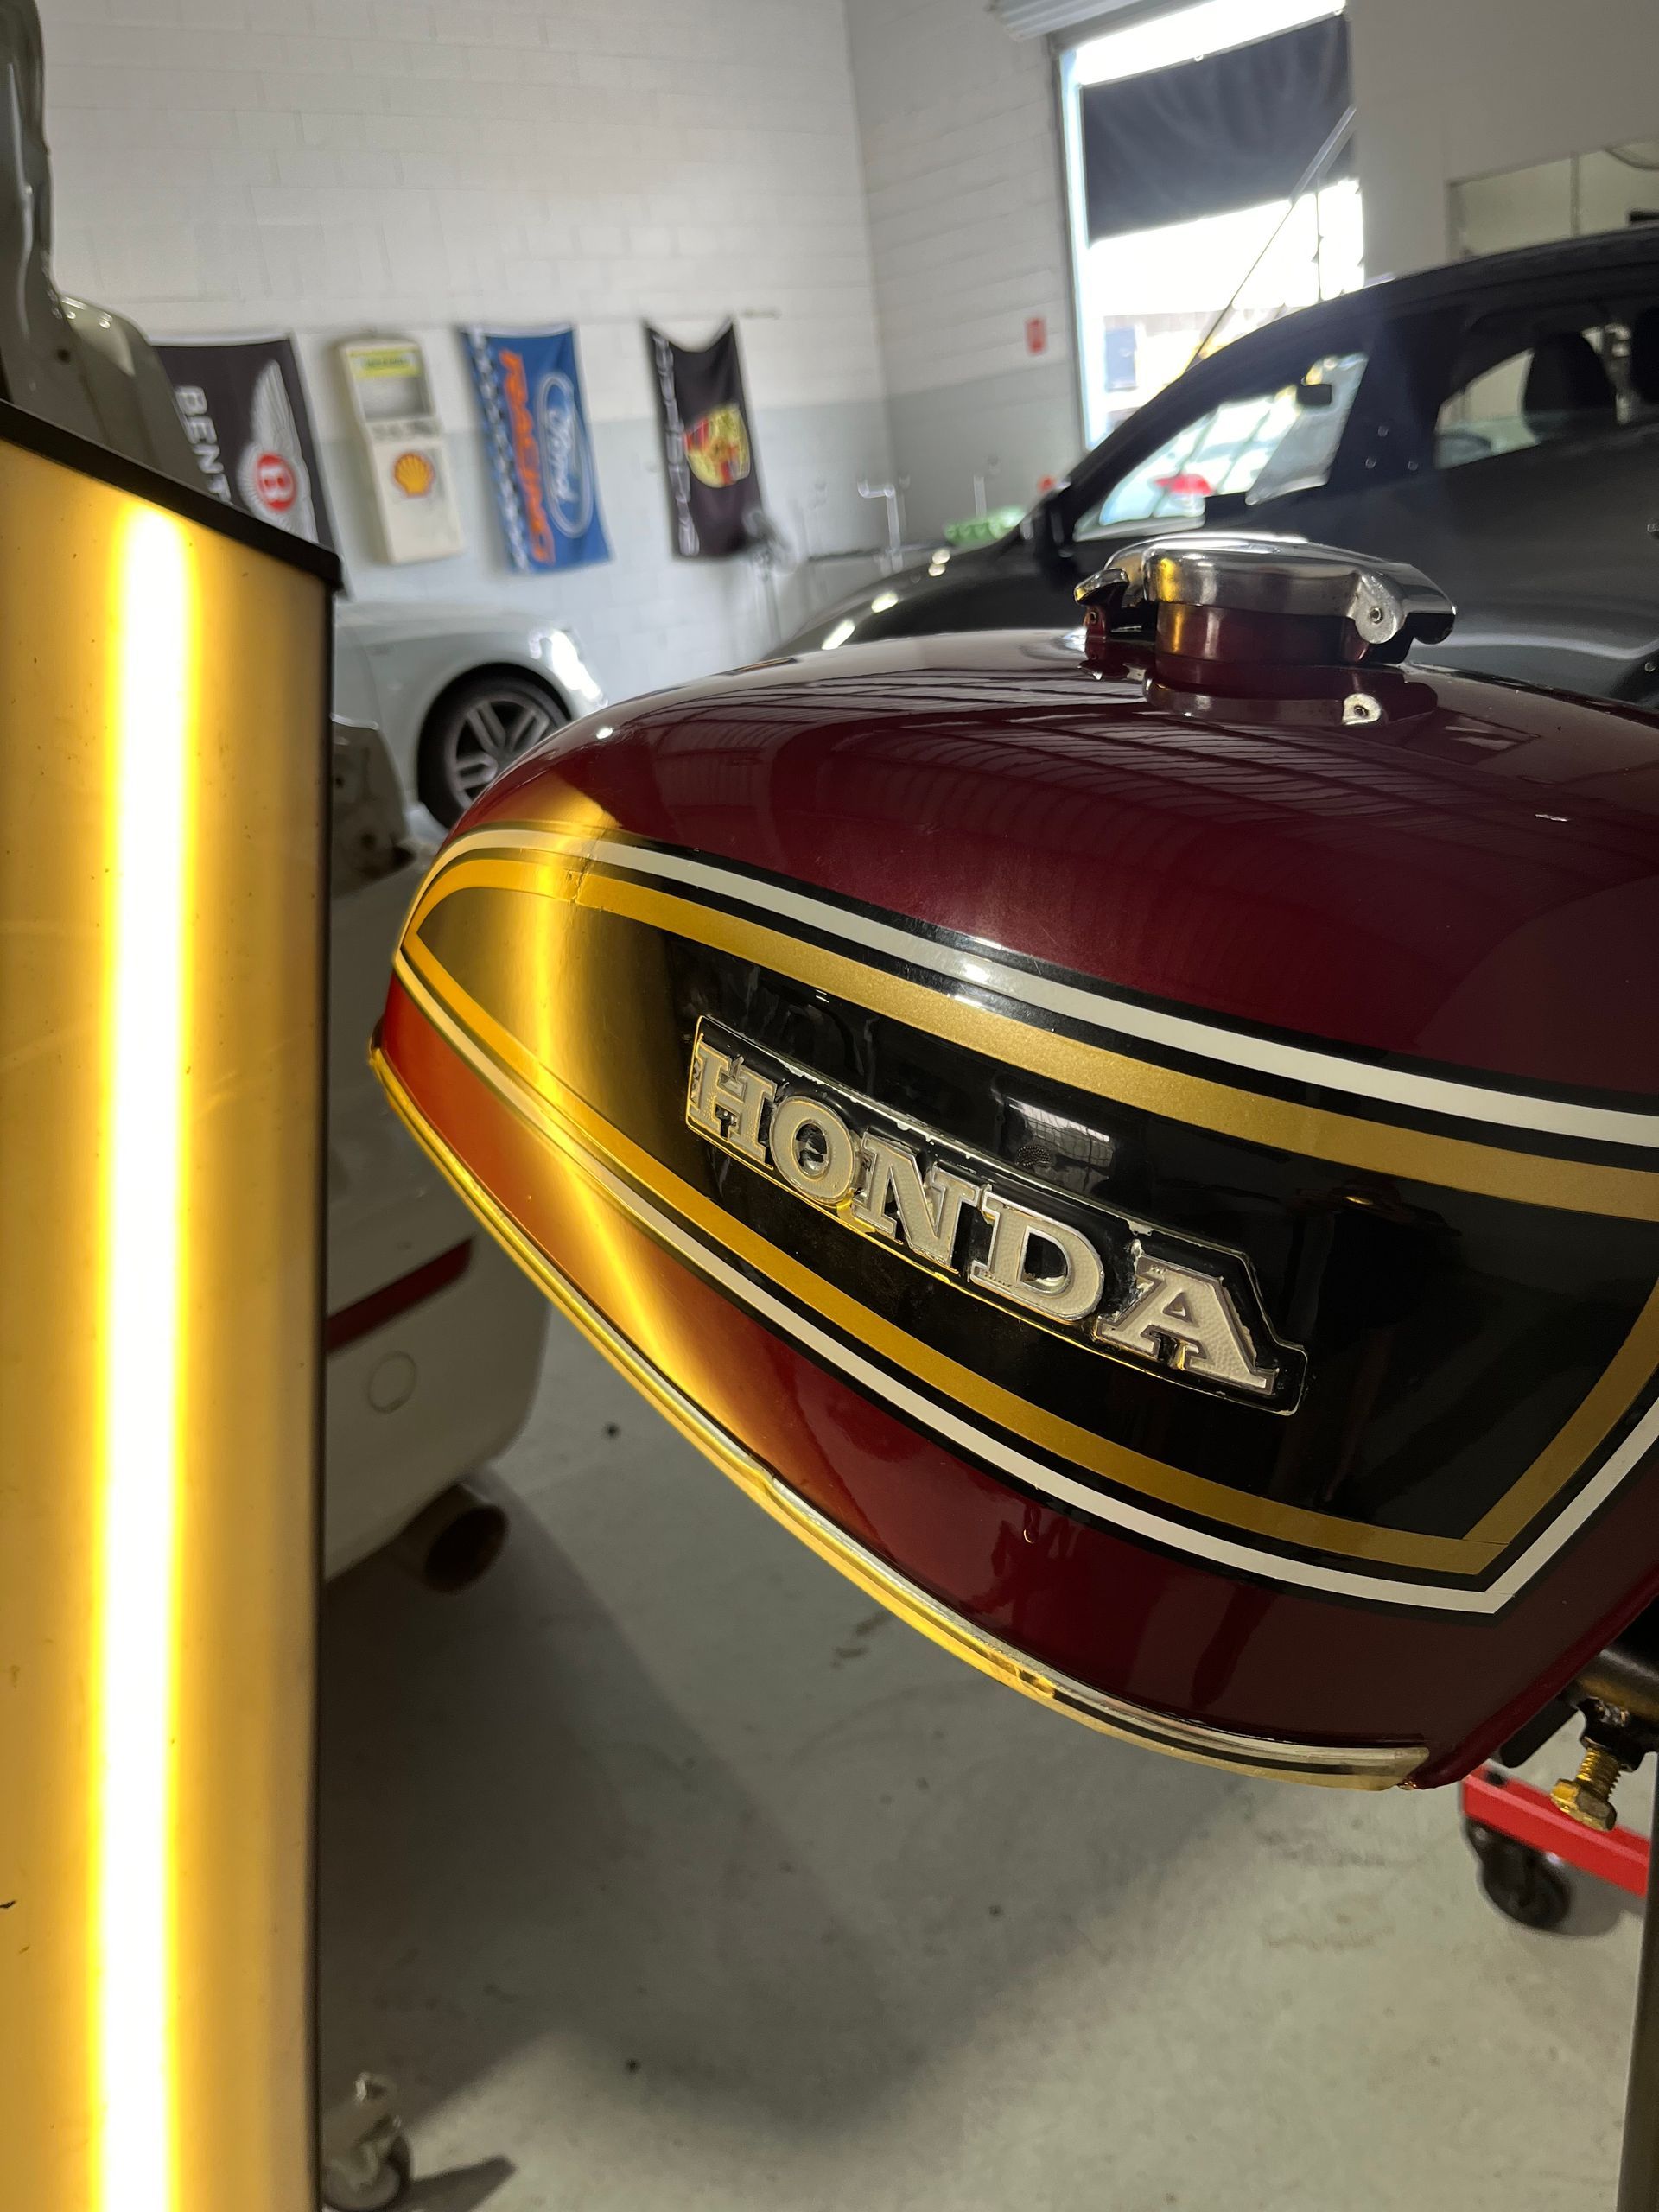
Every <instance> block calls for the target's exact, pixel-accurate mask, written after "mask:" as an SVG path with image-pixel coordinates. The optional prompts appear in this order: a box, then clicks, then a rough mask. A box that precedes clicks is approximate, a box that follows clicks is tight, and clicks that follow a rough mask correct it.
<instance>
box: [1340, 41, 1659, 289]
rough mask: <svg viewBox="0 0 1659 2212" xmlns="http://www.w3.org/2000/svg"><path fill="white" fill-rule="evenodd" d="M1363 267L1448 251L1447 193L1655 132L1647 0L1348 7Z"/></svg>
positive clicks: (1437, 257)
mask: <svg viewBox="0 0 1659 2212" xmlns="http://www.w3.org/2000/svg"><path fill="white" fill-rule="evenodd" d="M1348 16H1349V22H1350V29H1351V36H1352V54H1353V78H1354V99H1355V103H1356V105H1357V108H1358V111H1359V129H1358V134H1357V147H1358V156H1359V175H1360V185H1361V189H1362V191H1363V194H1364V200H1365V257H1366V265H1367V267H1368V268H1369V269H1370V271H1371V273H1372V274H1373V275H1375V276H1379V277H1380V276H1385V275H1391V274H1395V275H1397V274H1399V273H1400V272H1402V271H1403V270H1408V269H1422V268H1428V267H1432V266H1433V264H1434V263H1436V262H1439V261H1444V260H1446V259H1447V258H1448V257H1449V256H1450V254H1451V252H1452V238H1451V234H1450V226H1449V219H1448V212H1447V210H1448V194H1447V188H1448V186H1449V185H1451V184H1452V183H1453V182H1455V181H1458V180H1459V179H1461V178H1465V177H1471V176H1484V175H1490V174H1491V173H1492V172H1494V171H1497V170H1502V169H1512V168H1523V167H1525V166H1527V165H1528V164H1529V163H1531V162H1548V161H1556V160H1559V159H1560V157H1561V156H1564V155H1567V154H1579V153H1588V152H1590V151H1592V149H1595V148H1597V147H1600V146H1611V145H1617V144H1622V143H1624V142H1626V141H1628V140H1630V139H1651V138H1652V137H1653V136H1654V133H1655V130H1656V121H1655V118H1656V115H1659V108H1656V105H1655V99H1654V86H1655V83H1656V81H1659V8H1656V7H1655V5H1654V4H1653V0H1594V4H1593V5H1592V6H1589V7H1587V8H1573V7H1564V6H1562V5H1561V4H1560V0H1457V5H1456V6H1454V7H1447V6H1446V4H1445V0H1349V6H1348Z"/></svg>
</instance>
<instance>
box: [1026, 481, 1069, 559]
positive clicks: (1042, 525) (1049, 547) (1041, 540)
mask: <svg viewBox="0 0 1659 2212" xmlns="http://www.w3.org/2000/svg"><path fill="white" fill-rule="evenodd" d="M1061 488H1062V489H1064V486H1062V487H1061ZM1022 528H1023V534H1024V535H1025V537H1027V539H1028V540H1029V542H1030V544H1031V549H1032V550H1033V553H1034V554H1035V555H1036V556H1037V565H1038V567H1039V568H1040V569H1044V570H1046V572H1047V573H1048V574H1050V575H1053V574H1055V573H1056V572H1058V573H1060V574H1062V575H1070V574H1071V573H1073V569H1074V564H1073V561H1072V556H1071V524H1070V523H1069V522H1068V521H1067V519H1066V517H1065V512H1064V511H1063V508H1062V506H1061V502H1060V493H1059V492H1058V491H1055V492H1051V493H1048V494H1047V495H1046V498H1044V499H1039V501H1038V502H1037V504H1036V505H1035V506H1034V507H1033V509H1032V511H1031V512H1030V513H1029V514H1028V515H1027V517H1026V519H1025V523H1024V524H1023V526H1022Z"/></svg>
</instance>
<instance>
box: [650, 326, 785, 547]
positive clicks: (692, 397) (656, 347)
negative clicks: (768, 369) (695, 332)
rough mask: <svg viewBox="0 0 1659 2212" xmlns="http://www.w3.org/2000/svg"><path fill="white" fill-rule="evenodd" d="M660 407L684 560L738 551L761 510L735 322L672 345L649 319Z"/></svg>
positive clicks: (748, 541) (677, 544) (676, 530)
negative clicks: (706, 341)
mask: <svg viewBox="0 0 1659 2212" xmlns="http://www.w3.org/2000/svg"><path fill="white" fill-rule="evenodd" d="M645 335H646V337H647V338H648V339H649V340H650V341H651V358H652V367H653V369H654V371H655V372H656V378H657V399H658V406H659V407H660V409H661V410H662V417H663V443H664V448H665V451H666V455H667V461H668V496H669V499H670V502H671V506H672V510H673V524H674V550H675V551H676V552H677V553H682V554H683V555H684V556H686V558H687V559H688V560H696V559H699V558H709V557H710V556H718V555H721V554H724V553H742V552H745V551H747V549H748V547H749V546H750V545H751V543H753V540H752V538H751V537H750V535H749V518H750V516H751V515H758V514H759V513H760V478H759V477H758V476H757V475H756V474H755V468H754V443H753V438H752V437H751V435H750V432H749V403H748V398H747V395H746V393H745V391H744V390H743V363H742V360H741V357H740V355H739V353H738V350H737V327H736V325H735V324H734V323H730V322H728V324H727V326H726V327H725V328H724V330H722V331H721V333H720V335H719V336H718V337H717V338H716V339H715V341H714V343H713V344H712V345H710V346H702V347H701V348H697V347H693V346H677V345H676V344H675V343H674V340H672V339H671V338H664V335H663V334H662V332H661V331H660V330H652V328H651V327H650V326H649V324H648V325H647V326H646V329H645Z"/></svg>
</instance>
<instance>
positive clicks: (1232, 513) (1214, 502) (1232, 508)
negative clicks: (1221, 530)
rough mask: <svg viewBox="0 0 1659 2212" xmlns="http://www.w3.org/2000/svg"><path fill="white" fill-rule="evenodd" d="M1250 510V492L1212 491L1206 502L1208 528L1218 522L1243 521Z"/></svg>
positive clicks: (1205, 515)
mask: <svg viewBox="0 0 1659 2212" xmlns="http://www.w3.org/2000/svg"><path fill="white" fill-rule="evenodd" d="M1249 511H1250V495H1249V493H1248V492H1211V493H1210V495H1209V497H1208V498H1207V499H1205V503H1204V520H1205V528H1206V529H1209V528H1211V527H1212V526H1213V525H1214V524H1217V523H1222V524H1229V523H1242V522H1243V520H1244V518H1245V517H1246V516H1247V515H1248V514H1249Z"/></svg>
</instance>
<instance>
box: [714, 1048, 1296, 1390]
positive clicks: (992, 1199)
mask: <svg viewBox="0 0 1659 2212" xmlns="http://www.w3.org/2000/svg"><path fill="white" fill-rule="evenodd" d="M685 1118H686V1121H687V1122H688V1123H689V1125H690V1127H691V1128H693V1129H695V1130H696V1133H697V1135H699V1136H702V1137H706V1138H707V1139H708V1140H709V1142H710V1143H713V1144H716V1145H718V1146H720V1147H721V1149H722V1150H723V1151H726V1152H728V1153H730V1154H734V1156H735V1157H736V1158H737V1159H739V1160H743V1161H744V1162H746V1163H747V1166H750V1167H752V1168H754V1169H756V1170H757V1171H758V1172H759V1173H762V1174H764V1175H766V1177H767V1178H768V1179H770V1180H772V1182H775V1183H779V1184H781V1185H783V1186H784V1188H785V1190H789V1191H792V1192H794V1193H795V1195H796V1196H797V1197H798V1198H804V1199H805V1200H806V1201H807V1202H808V1203H809V1204H810V1205H814V1206H817V1207H819V1208H820V1209H822V1210H823V1211H824V1212H826V1213H829V1214H831V1215H833V1216H834V1217H836V1219H837V1220H838V1221H840V1222H842V1224H844V1225H845V1226H846V1227H847V1228H849V1229H850V1230H855V1232H857V1233H858V1234H860V1235H862V1236H874V1237H880V1238H881V1239H883V1240H884V1241H885V1242H887V1243H889V1244H891V1245H893V1247H894V1248H895V1249H897V1250H898V1251H899V1253H900V1254H901V1255H903V1256H904V1257H905V1258H906V1259H908V1260H911V1261H912V1262H915V1263H916V1264H918V1265H919V1266H921V1267H924V1268H927V1269H929V1270H930V1271H931V1273H933V1274H938V1275H942V1276H946V1277H949V1278H951V1279H953V1280H954V1281H957V1282H958V1283H959V1284H961V1285H962V1286H963V1287H964V1288H966V1289H969V1290H970V1291H973V1292H976V1294H979V1295H980V1296H982V1297H987V1298H989V1299H992V1300H995V1301H997V1302H998V1303H1000V1304H1001V1305H1004V1306H1007V1307H1009V1308H1011V1309H1012V1310H1013V1311H1014V1312H1015V1313H1018V1314H1020V1316H1022V1317H1023V1318H1025V1319H1028V1320H1032V1321H1034V1322H1037V1323H1039V1324H1040V1325H1046V1326H1047V1327H1049V1328H1051V1329H1054V1330H1058V1331H1059V1332H1062V1333H1064V1334H1065V1335H1067V1336H1069V1337H1071V1338H1074V1339H1075V1340H1076V1341H1077V1342H1079V1343H1082V1344H1086V1345H1088V1346H1089V1347H1090V1348H1091V1349H1092V1350H1094V1351H1100V1352H1104V1353H1106V1354H1107V1355H1109V1357H1117V1358H1125V1359H1129V1360H1133V1361H1135V1362H1138V1363H1146V1364H1149V1365H1151V1366H1154V1367H1157V1368H1159V1369H1160V1370H1162V1371H1164V1372H1165V1373H1166V1374H1168V1375H1169V1376H1172V1377H1173V1378H1174V1379H1175V1380H1177V1381H1179V1382H1184V1383H1192V1384H1196V1385H1198V1387H1200V1388H1204V1389H1211V1390H1220V1391H1224V1392H1227V1393H1229V1394H1235V1393H1236V1394H1241V1395H1244V1396H1246V1397H1248V1398H1250V1399H1253V1400H1255V1402H1258V1403H1262V1402H1265V1403H1268V1404H1270V1405H1272V1406H1274V1408H1276V1409H1278V1410H1281V1411H1284V1410H1287V1409H1288V1408H1289V1407H1290V1405H1292V1404H1293V1403H1294V1401H1295V1398H1296V1396H1297V1395H1298V1393H1299V1392H1300V1386H1301V1379H1302V1374H1303V1370H1304V1369H1305V1366H1306V1360H1305V1357H1304V1355H1303V1354H1302V1353H1301V1352H1300V1351H1299V1350H1298V1349H1296V1348H1295V1347H1294V1346H1292V1345H1288V1344H1281V1343H1280V1342H1279V1341H1278V1339H1277V1338H1275V1337H1274V1335H1273V1333H1272V1332H1271V1330H1270V1329H1269V1328H1268V1325H1267V1321H1266V1319H1265V1317H1264V1316H1263V1315H1262V1310H1261V1300H1260V1296H1259V1294H1258V1293H1257V1291H1256V1288H1255V1281H1254V1278H1253V1276H1252V1274H1251V1272H1250V1269H1249V1264H1248V1262H1245V1261H1244V1260H1243V1258H1242V1257H1241V1256H1240V1255H1238V1254H1236V1253H1232V1252H1226V1251H1224V1250H1223V1249H1220V1248H1219V1247H1216V1246H1209V1245H1200V1244H1197V1243H1194V1242H1193V1241H1192V1240H1191V1239H1188V1238H1183V1237H1181V1236H1177V1235H1176V1234H1174V1233H1173V1232H1172V1231H1168V1230H1161V1229H1159V1228H1158V1227H1156V1225H1155V1224H1152V1223H1150V1222H1145V1221H1139V1220H1135V1219H1134V1218H1133V1217H1130V1216H1128V1215H1126V1214H1119V1213H1116V1212H1114V1211H1111V1210H1110V1209H1109V1208H1107V1207H1105V1206H1103V1205H1097V1204H1096V1203H1095V1202H1094V1201H1092V1200H1090V1199H1084V1198H1072V1197H1071V1196H1070V1195H1069V1194H1068V1193H1066V1192H1061V1191H1058V1190H1054V1189H1052V1188H1051V1186H1049V1185H1046V1184H1042V1183H1038V1182H1035V1181H1033V1179H1031V1178H1029V1177H1027V1176H1024V1175H1022V1174H1021V1173H1019V1172H1018V1171H1017V1170H1014V1169H1012V1168H1010V1167H1008V1166H1007V1165H1006V1164H1005V1163H1002V1162H1000V1161H996V1160H987V1159H982V1158H980V1157H977V1156H976V1154H973V1153H971V1152H969V1151H968V1150H966V1149H965V1148H964V1147H962V1146H959V1145H957V1143H955V1142H954V1141H952V1140H951V1139H950V1138H947V1137H944V1136H942V1135H939V1134H938V1132H937V1131H934V1130H931V1129H928V1128H924V1127H923V1126H922V1125H921V1124H919V1123H917V1122H909V1121H906V1119H905V1118H904V1117H903V1116H899V1115H896V1114H893V1113H892V1112H890V1111H889V1110H888V1109H886V1108H885V1107H882V1106H880V1105H879V1104H878V1103H876V1102H875V1101H874V1099H869V1098H865V1097H862V1096H860V1095H859V1094H858V1093H856V1092H854V1091H849V1090H845V1089H844V1088H842V1086H841V1085H839V1084H832V1083H830V1082H829V1081H828V1080H827V1079H826V1078H825V1077H823V1076H820V1075H817V1074H815V1073H814V1072H813V1071H811V1070H810V1069H809V1068H804V1067H801V1066H798V1065H797V1064H796V1063H795V1062H793V1061H791V1060H788V1059H785V1058H784V1057H783V1056H782V1055H781V1054H780V1053H777V1052H771V1051H769V1050H766V1049H764V1048H762V1047H761V1046H756V1045H753V1044H751V1043H750V1042H749V1041H748V1040H747V1039H744V1038H741V1037H739V1036H737V1035H736V1034H735V1033H734V1032H731V1031H728V1030H725V1029H722V1028H720V1027H716V1026H715V1024H713V1023H711V1022H709V1021H707V1020H703V1021H700V1022H699V1023H698V1025H697V1033H696V1040H695V1042H694V1043H693V1046H692V1049H691V1066H690V1077H689V1080H688V1083H687V1086H686V1098H685ZM1091 1144H1092V1147H1093V1150H1094V1152H1095V1154H1096V1157H1097V1158H1098V1157H1099V1156H1101V1155H1102V1154H1103V1153H1105V1154H1109V1146H1108V1145H1105V1144H1104V1143H1103V1141H1102V1140H1101V1139H1100V1138H1098V1137H1094V1138H1092V1140H1091ZM1033 1200H1035V1201H1038V1202H1039V1203H1033Z"/></svg>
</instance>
